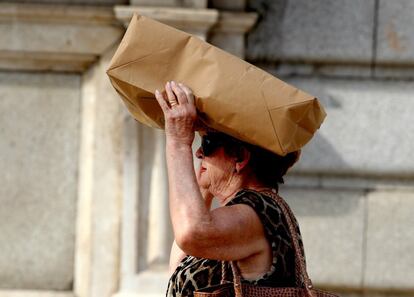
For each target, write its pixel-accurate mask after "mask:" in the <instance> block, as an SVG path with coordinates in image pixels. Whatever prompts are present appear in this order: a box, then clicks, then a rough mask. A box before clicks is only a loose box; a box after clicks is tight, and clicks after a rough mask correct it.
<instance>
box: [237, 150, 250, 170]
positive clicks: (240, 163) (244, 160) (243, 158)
mask: <svg viewBox="0 0 414 297" xmlns="http://www.w3.org/2000/svg"><path fill="white" fill-rule="evenodd" d="M249 161H250V151H249V150H248V149H246V148H244V147H242V148H241V149H240V154H239V156H238V157H237V158H236V168H235V169H236V172H237V173H239V172H240V171H242V170H243V169H244V168H245V167H246V166H247V164H249Z"/></svg>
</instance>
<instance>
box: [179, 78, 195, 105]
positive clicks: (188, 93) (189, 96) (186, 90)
mask: <svg viewBox="0 0 414 297" xmlns="http://www.w3.org/2000/svg"><path fill="white" fill-rule="evenodd" d="M178 85H179V86H180V87H181V89H182V90H183V91H184V93H185V94H186V96H187V100H188V102H189V103H190V104H193V105H194V94H193V91H191V89H190V88H189V87H187V86H186V85H184V84H182V83H179V84H178Z"/></svg>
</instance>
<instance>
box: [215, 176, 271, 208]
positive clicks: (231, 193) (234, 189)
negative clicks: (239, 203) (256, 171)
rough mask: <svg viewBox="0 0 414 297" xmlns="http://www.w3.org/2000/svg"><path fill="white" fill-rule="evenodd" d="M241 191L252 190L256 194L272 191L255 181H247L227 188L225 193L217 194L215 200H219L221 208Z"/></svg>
mask: <svg viewBox="0 0 414 297" xmlns="http://www.w3.org/2000/svg"><path fill="white" fill-rule="evenodd" d="M243 189H248V190H254V191H258V192H261V191H272V188H269V187H267V186H265V185H264V184H263V183H260V182H258V181H257V180H256V179H247V180H246V181H245V182H243V183H239V184H234V185H233V186H229V187H227V188H226V191H225V192H224V193H218V194H217V195H216V198H217V199H218V200H219V204H220V205H221V206H224V205H226V204H227V203H228V202H230V201H231V200H232V199H233V198H234V197H235V196H236V194H237V193H238V192H239V191H241V190H243Z"/></svg>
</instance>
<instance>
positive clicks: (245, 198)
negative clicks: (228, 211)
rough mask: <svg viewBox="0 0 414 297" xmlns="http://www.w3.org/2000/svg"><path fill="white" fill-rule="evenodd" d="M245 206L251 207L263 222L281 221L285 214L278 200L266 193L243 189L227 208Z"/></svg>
mask: <svg viewBox="0 0 414 297" xmlns="http://www.w3.org/2000/svg"><path fill="white" fill-rule="evenodd" d="M236 204H245V205H248V206H250V207H251V208H253V209H254V210H255V212H256V213H257V214H258V215H259V217H260V218H261V220H262V222H263V220H265V221H268V220H271V221H280V220H282V217H283V214H282V210H281V208H280V207H279V205H278V203H277V202H276V200H275V199H274V198H273V197H272V196H271V195H270V194H269V193H266V192H259V191H255V190H251V189H242V190H240V191H239V192H238V193H237V194H236V196H235V197H234V198H233V199H232V200H231V201H230V202H229V203H227V204H226V206H231V205H236Z"/></svg>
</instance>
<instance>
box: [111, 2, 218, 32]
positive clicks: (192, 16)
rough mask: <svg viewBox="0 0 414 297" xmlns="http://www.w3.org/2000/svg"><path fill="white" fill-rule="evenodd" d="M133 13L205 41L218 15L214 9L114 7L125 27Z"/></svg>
mask: <svg viewBox="0 0 414 297" xmlns="http://www.w3.org/2000/svg"><path fill="white" fill-rule="evenodd" d="M134 13H138V14H141V15H144V16H147V17H150V18H152V19H155V20H157V21H160V22H162V23H164V24H167V25H169V26H172V27H175V28H177V29H180V30H183V31H186V32H188V33H190V34H194V35H197V36H198V37H200V38H202V39H205V38H206V35H207V32H208V31H209V30H210V28H211V27H212V26H213V25H214V24H216V23H217V20H218V17H219V13H218V11H217V10H215V9H195V8H182V7H146V6H115V15H116V17H117V19H118V20H120V21H121V22H122V23H123V24H124V25H125V27H126V26H128V24H129V21H130V20H131V17H132V15H133V14H134Z"/></svg>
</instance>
